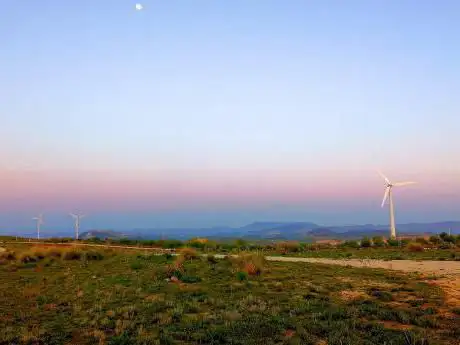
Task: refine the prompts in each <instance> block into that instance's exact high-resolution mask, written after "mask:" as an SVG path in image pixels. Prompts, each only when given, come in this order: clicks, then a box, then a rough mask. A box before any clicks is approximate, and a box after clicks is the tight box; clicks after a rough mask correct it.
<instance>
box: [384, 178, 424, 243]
mask: <svg viewBox="0 0 460 345" xmlns="http://www.w3.org/2000/svg"><path fill="white" fill-rule="evenodd" d="M378 173H379V174H380V176H382V178H383V179H384V180H385V194H384V195H383V200H382V207H383V206H384V205H385V202H386V201H387V199H388V200H389V202H390V238H392V239H395V238H396V227H395V209H394V204H393V194H392V190H393V187H402V186H407V185H410V184H414V183H417V182H412V181H407V182H395V183H392V182H391V181H390V180H389V179H388V177H386V176H385V175H383V174H382V173H381V172H380V171H379V172H378Z"/></svg>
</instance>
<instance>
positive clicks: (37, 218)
mask: <svg viewBox="0 0 460 345" xmlns="http://www.w3.org/2000/svg"><path fill="white" fill-rule="evenodd" d="M32 219H33V220H35V221H36V223H37V240H39V239H40V227H41V225H42V224H43V223H44V222H43V214H42V213H40V214H39V215H38V217H34V218H32Z"/></svg>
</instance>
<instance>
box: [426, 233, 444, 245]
mask: <svg viewBox="0 0 460 345" xmlns="http://www.w3.org/2000/svg"><path fill="white" fill-rule="evenodd" d="M429 241H430V242H431V243H433V244H439V243H441V242H442V240H441V239H440V238H439V236H436V235H433V236H430V240H429Z"/></svg>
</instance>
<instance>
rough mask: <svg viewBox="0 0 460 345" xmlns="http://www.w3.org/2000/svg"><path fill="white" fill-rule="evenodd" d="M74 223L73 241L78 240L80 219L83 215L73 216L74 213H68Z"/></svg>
mask: <svg viewBox="0 0 460 345" xmlns="http://www.w3.org/2000/svg"><path fill="white" fill-rule="evenodd" d="M69 214H70V215H71V216H72V217H73V219H74V221H75V225H74V226H75V239H76V240H78V235H79V232H80V219H82V218H83V217H84V216H85V215H84V214H75V213H69Z"/></svg>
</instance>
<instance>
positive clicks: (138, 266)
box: [130, 261, 144, 270]
mask: <svg viewBox="0 0 460 345" xmlns="http://www.w3.org/2000/svg"><path fill="white" fill-rule="evenodd" d="M130 267H131V269H132V270H140V269H142V268H144V265H143V264H142V263H141V262H139V261H134V262H132V263H131V265H130Z"/></svg>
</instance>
